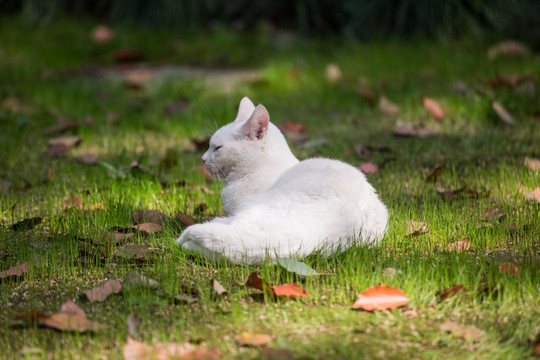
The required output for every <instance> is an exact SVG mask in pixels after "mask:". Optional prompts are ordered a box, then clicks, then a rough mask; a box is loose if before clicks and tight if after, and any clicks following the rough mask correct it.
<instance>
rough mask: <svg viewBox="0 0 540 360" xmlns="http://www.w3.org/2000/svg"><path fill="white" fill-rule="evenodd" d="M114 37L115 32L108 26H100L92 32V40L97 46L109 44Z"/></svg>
mask: <svg viewBox="0 0 540 360" xmlns="http://www.w3.org/2000/svg"><path fill="white" fill-rule="evenodd" d="M113 37H114V31H112V30H111V28H110V27H108V26H106V25H99V26H96V27H95V28H94V30H92V40H94V42H95V43H97V44H104V43H106V42H109V41H110V40H111V39H112V38H113Z"/></svg>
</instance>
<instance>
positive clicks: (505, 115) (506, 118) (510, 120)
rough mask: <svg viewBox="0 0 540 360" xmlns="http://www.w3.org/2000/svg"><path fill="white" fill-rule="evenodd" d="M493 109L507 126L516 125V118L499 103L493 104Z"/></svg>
mask: <svg viewBox="0 0 540 360" xmlns="http://www.w3.org/2000/svg"><path fill="white" fill-rule="evenodd" d="M491 107H492V108H493V110H494V111H495V113H497V115H498V116H499V119H501V120H502V121H503V122H504V123H505V124H508V125H514V124H515V123H516V121H515V120H514V117H513V116H512V115H511V114H510V113H509V112H508V111H507V110H506V109H505V108H504V106H502V105H501V104H500V103H498V102H497V101H494V102H493V103H491Z"/></svg>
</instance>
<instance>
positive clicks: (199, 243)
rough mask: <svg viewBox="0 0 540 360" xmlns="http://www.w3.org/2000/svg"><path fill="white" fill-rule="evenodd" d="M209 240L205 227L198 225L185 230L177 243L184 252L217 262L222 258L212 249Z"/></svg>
mask: <svg viewBox="0 0 540 360" xmlns="http://www.w3.org/2000/svg"><path fill="white" fill-rule="evenodd" d="M209 240H210V239H209V238H208V234H206V233H205V231H204V225H203V224H196V225H192V226H189V227H188V228H187V229H186V230H184V232H183V233H182V235H180V237H179V238H178V240H177V241H176V243H177V244H178V245H180V246H181V247H182V249H184V250H187V251H189V252H194V253H198V254H200V255H201V256H203V257H205V258H207V259H209V260H217V259H219V258H220V256H218V253H217V252H216V251H215V249H213V248H212V246H211V242H210V241H209Z"/></svg>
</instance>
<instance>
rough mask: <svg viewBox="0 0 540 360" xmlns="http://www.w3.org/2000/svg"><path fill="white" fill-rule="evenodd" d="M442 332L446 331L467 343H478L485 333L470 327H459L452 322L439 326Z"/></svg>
mask: <svg viewBox="0 0 540 360" xmlns="http://www.w3.org/2000/svg"><path fill="white" fill-rule="evenodd" d="M440 329H441V330H442V331H448V332H450V333H452V334H453V335H455V336H457V337H460V338H463V339H465V340H468V341H473V342H474V341H479V340H480V339H481V338H483V337H484V336H485V332H484V331H482V330H480V329H478V328H477V327H476V326H472V325H459V324H457V323H455V322H453V321H450V320H448V321H446V322H445V323H444V324H442V325H441V327H440Z"/></svg>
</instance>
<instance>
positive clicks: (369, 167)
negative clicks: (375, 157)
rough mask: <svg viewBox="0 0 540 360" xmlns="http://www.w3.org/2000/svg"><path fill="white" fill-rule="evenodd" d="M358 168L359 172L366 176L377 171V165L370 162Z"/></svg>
mask: <svg viewBox="0 0 540 360" xmlns="http://www.w3.org/2000/svg"><path fill="white" fill-rule="evenodd" d="M358 168H359V169H360V171H362V172H363V173H364V174H366V175H369V174H375V173H376V172H377V171H378V170H379V168H378V167H377V165H375V164H374V163H372V162H366V163H363V164H360V166H358Z"/></svg>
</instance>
